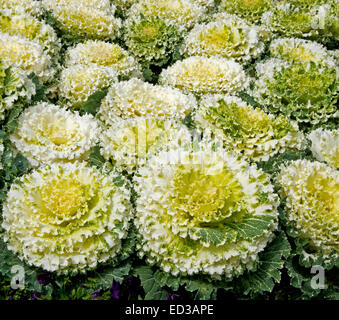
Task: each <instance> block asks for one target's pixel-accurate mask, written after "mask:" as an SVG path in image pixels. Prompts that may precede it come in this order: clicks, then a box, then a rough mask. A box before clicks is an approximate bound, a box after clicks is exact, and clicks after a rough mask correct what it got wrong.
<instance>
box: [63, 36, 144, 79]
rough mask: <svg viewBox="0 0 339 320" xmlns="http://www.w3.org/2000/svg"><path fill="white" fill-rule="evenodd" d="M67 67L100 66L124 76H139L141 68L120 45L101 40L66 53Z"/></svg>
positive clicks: (79, 45)
mask: <svg viewBox="0 0 339 320" xmlns="http://www.w3.org/2000/svg"><path fill="white" fill-rule="evenodd" d="M65 60H66V61H65V65H66V66H67V67H70V66H73V65H76V64H82V65H85V66H92V65H95V66H99V67H105V68H107V69H110V70H111V71H116V72H117V73H118V74H120V75H124V76H139V75H140V74H141V72H140V66H139V65H138V63H137V62H136V61H135V59H134V58H133V57H131V56H130V55H129V53H128V52H127V51H126V50H124V49H123V48H121V47H120V46H119V45H118V44H115V43H109V42H104V41H100V40H88V41H86V42H84V43H79V44H78V45H76V46H75V47H73V48H69V49H68V50H67V52H66V59H65Z"/></svg>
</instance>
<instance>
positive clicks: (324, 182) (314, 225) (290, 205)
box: [277, 160, 339, 268]
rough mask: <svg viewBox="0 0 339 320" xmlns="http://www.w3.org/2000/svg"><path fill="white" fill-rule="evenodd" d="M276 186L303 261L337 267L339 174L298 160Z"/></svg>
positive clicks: (338, 247)
mask: <svg viewBox="0 0 339 320" xmlns="http://www.w3.org/2000/svg"><path fill="white" fill-rule="evenodd" d="M277 183H278V184H279V186H280V187H281V189H280V194H281V196H282V197H283V198H285V200H286V205H285V209H286V210H285V220H286V224H287V226H288V231H289V233H290V235H291V236H293V237H294V239H295V242H296V246H297V252H298V253H299V254H300V256H301V260H300V262H301V263H302V264H304V265H305V266H307V267H309V266H312V265H317V264H319V265H322V266H323V267H327V268H331V267H332V266H333V265H337V266H338V265H339V264H338V258H339V255H338V252H339V202H338V199H339V172H338V171H337V170H335V169H333V168H331V167H329V166H327V165H326V164H323V163H320V162H310V161H308V160H297V161H293V162H291V163H289V164H287V165H285V166H282V168H281V171H280V174H279V175H278V177H277Z"/></svg>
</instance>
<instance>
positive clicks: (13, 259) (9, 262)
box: [0, 239, 42, 292]
mask: <svg viewBox="0 0 339 320" xmlns="http://www.w3.org/2000/svg"><path fill="white" fill-rule="evenodd" d="M15 265H18V266H21V267H23V268H24V270H25V289H28V290H31V291H39V292H41V289H42V286H41V285H40V283H39V282H38V279H37V272H36V271H35V269H33V268H30V267H28V266H27V265H25V264H24V263H23V262H22V261H21V260H20V259H19V258H18V257H17V256H16V255H15V254H13V253H12V252H11V251H9V250H8V249H7V245H6V244H5V243H4V242H3V240H2V239H0V273H1V274H2V275H4V276H6V277H8V278H11V276H12V273H11V269H12V267H13V266H15Z"/></svg>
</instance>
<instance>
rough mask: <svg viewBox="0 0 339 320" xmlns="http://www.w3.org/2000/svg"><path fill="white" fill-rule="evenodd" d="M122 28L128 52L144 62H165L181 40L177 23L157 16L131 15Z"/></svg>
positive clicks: (160, 63)
mask: <svg viewBox="0 0 339 320" xmlns="http://www.w3.org/2000/svg"><path fill="white" fill-rule="evenodd" d="M124 28H125V29H124V30H125V33H124V39H125V43H126V46H127V47H128V50H129V52H131V54H133V56H134V57H135V58H136V59H137V60H139V61H140V62H144V63H145V62H151V63H156V64H158V65H164V64H166V63H167V62H168V61H169V59H170V58H171V57H172V55H173V53H174V50H175V49H176V47H177V46H178V43H179V42H180V40H181V34H180V32H179V29H178V27H177V25H176V24H174V23H171V22H168V21H166V20H165V19H162V18H159V17H157V16H149V17H144V16H143V17H142V16H141V17H140V16H137V17H134V16H132V17H130V18H128V19H127V20H126V21H125V23H124Z"/></svg>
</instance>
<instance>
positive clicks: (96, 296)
mask: <svg viewBox="0 0 339 320" xmlns="http://www.w3.org/2000/svg"><path fill="white" fill-rule="evenodd" d="M100 294H101V290H95V291H94V292H93V293H92V295H91V298H92V299H97V300H102V298H101V297H100Z"/></svg>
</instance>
